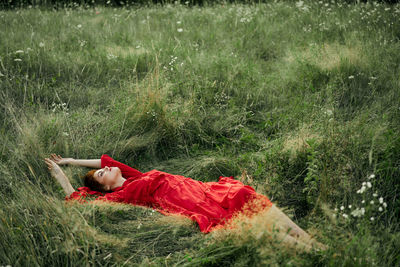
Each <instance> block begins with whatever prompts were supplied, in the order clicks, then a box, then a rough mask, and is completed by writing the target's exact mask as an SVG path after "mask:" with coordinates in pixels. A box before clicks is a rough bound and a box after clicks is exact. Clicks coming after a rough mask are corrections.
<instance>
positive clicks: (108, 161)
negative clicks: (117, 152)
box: [101, 154, 143, 179]
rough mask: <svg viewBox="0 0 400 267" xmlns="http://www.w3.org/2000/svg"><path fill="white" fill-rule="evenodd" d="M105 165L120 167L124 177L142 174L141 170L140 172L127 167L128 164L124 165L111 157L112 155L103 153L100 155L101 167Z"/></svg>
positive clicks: (137, 176) (136, 176)
mask: <svg viewBox="0 0 400 267" xmlns="http://www.w3.org/2000/svg"><path fill="white" fill-rule="evenodd" d="M105 166H108V167H118V168H120V170H121V173H122V176H123V177H124V178H125V179H127V178H130V177H135V178H139V177H141V176H142V175H143V173H142V172H140V171H138V170H136V169H134V168H132V167H129V166H128V165H126V164H124V163H122V162H119V161H117V160H115V159H113V158H112V157H110V156H109V155H107V154H103V155H102V156H101V168H104V167H105Z"/></svg>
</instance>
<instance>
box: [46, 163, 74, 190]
mask: <svg viewBox="0 0 400 267" xmlns="http://www.w3.org/2000/svg"><path fill="white" fill-rule="evenodd" d="M44 161H45V163H46V164H47V166H48V169H49V170H50V173H51V176H53V177H54V178H56V180H57V181H58V182H59V183H60V184H61V187H62V188H63V189H64V192H65V194H66V196H68V197H69V196H70V195H71V194H72V193H73V192H74V191H75V189H74V188H73V187H72V185H71V183H70V182H69V179H68V177H67V176H66V175H65V173H64V172H63V171H62V170H61V168H60V166H58V165H57V163H55V162H54V161H52V160H51V159H49V158H45V159H44Z"/></svg>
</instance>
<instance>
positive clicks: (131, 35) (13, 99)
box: [0, 1, 400, 266]
mask: <svg viewBox="0 0 400 267" xmlns="http://www.w3.org/2000/svg"><path fill="white" fill-rule="evenodd" d="M328 3H329V4H328ZM326 4H328V5H326ZM307 7H308V10H307ZM96 11H98V14H96ZM399 13H400V6H399V5H398V4H397V5H390V6H389V5H384V4H377V3H375V2H368V3H361V4H358V5H357V4H346V3H343V2H340V1H335V2H334V3H333V4H332V3H331V2H327V1H321V3H319V2H317V1H304V3H303V5H302V6H301V5H299V4H298V5H296V2H289V1H285V2H281V1H279V2H277V3H273V2H271V3H268V4H254V5H240V4H224V5H205V6H203V7H196V6H193V7H190V8H189V7H187V6H185V5H166V6H164V7H160V6H156V5H154V6H148V7H145V6H143V7H140V8H139V7H138V8H130V7H123V8H118V9H117V8H109V7H101V6H98V7H96V8H94V9H85V8H81V7H77V8H65V9H59V10H57V11H51V10H49V9H45V8H27V9H16V10H9V11H0V25H2V27H1V28H0V40H1V45H0V92H1V95H0V99H1V100H0V104H1V105H0V106H1V112H0V119H1V127H0V130H1V131H0V139H1V140H2V145H1V146H0V147H1V150H0V151H1V153H0V157H1V158H0V159H1V161H0V183H1V186H0V195H1V196H2V198H1V200H0V207H1V209H0V212H1V214H0V217H1V223H0V265H7V264H10V265H12V266H19V265H28V264H29V265H38V266H58V265H59V266H68V265H79V266H82V265H88V264H90V265H91V264H93V265H103V266H110V265H111V266H115V265H116V266H130V265H143V266H149V265H152V266H174V265H179V266H181V265H183V266H199V265H204V266H224V265H234V266H262V265H266V264H269V265H273V266H277V265H302V266H304V265H305V266H314V265H328V266H354V265H356V266H365V265H368V266H370V265H378V266H395V265H399V264H400V255H399V251H400V244H399V241H398V240H399V238H400V232H399V228H398V225H399V219H398V217H399V216H398V214H399V212H400V202H399V198H398V196H399V194H400V183H399V179H400V161H399V155H400V101H399V100H400V90H399V89H400V75H399V74H400V69H399V66H400V53H399V51H400V43H399V38H400V22H399V20H398V19H397V18H398V16H399ZM178 21H180V22H181V23H180V24H178ZM179 28H181V29H183V30H182V31H178V29H179ZM19 50H22V52H21V51H19ZM64 103H65V104H64ZM50 153H57V154H60V155H62V156H64V157H73V158H78V159H86V158H100V156H101V155H102V154H109V155H111V156H112V157H113V158H115V159H117V160H119V161H121V162H124V163H126V164H128V165H131V166H133V167H135V168H137V169H139V170H140V171H142V172H147V171H149V170H151V169H154V168H155V169H158V170H162V171H166V172H170V173H173V174H181V175H185V176H186V177H191V178H193V179H198V180H201V181H217V180H218V177H219V176H220V175H222V176H231V175H232V176H234V177H235V178H236V179H240V180H242V181H243V182H245V183H246V184H248V185H251V186H253V187H254V188H255V189H256V190H257V192H259V193H262V194H265V195H267V196H268V197H269V198H270V199H271V200H272V201H273V202H274V203H275V204H277V206H278V207H281V208H282V209H283V210H284V211H285V212H286V213H287V214H288V215H289V216H290V217H291V218H292V219H293V220H294V221H295V222H296V223H298V224H299V225H300V226H301V227H302V228H304V229H305V230H307V231H308V232H309V233H311V234H312V235H314V236H315V237H316V239H318V240H319V241H321V242H322V243H325V244H327V245H328V246H329V247H330V249H329V250H327V251H325V252H312V253H299V252H294V251H292V250H290V249H287V248H284V247H282V246H281V245H279V243H277V242H271V241H270V240H269V239H268V238H265V237H264V235H263V229H253V230H252V233H256V234H255V235H254V234H252V233H247V232H245V231H243V232H240V233H239V235H234V234H233V233H232V234H227V235H225V236H224V237H222V238H218V236H217V235H214V234H212V233H210V234H207V235H204V234H202V233H201V232H200V231H199V230H198V227H197V225H196V224H195V223H194V222H192V221H190V220H189V219H188V218H175V217H170V218H169V217H167V216H164V215H161V214H159V213H157V212H154V213H153V212H152V210H151V209H148V208H144V207H135V206H131V205H123V204H116V205H111V204H110V205H106V204H104V205H72V206H68V205H63V201H64V196H65V195H64V192H63V191H62V188H61V186H59V185H58V184H57V182H56V181H55V180H54V179H53V178H52V177H51V176H50V174H49V173H48V170H47V168H46V166H45V164H44V162H43V160H42V159H43V158H44V157H47V156H49V154H50ZM63 169H64V170H65V172H66V174H67V175H68V176H69V177H70V180H71V183H72V185H73V186H74V188H77V187H79V186H82V185H83V183H82V181H80V180H79V175H82V174H83V173H84V172H86V171H87V169H86V168H79V167H64V168H63ZM371 174H375V177H374V178H371V179H368V177H369V176H370V175H371ZM363 182H370V183H371V188H370V187H368V185H369V184H364V185H365V188H366V189H365V192H363V193H360V194H358V193H356V191H357V190H359V189H360V188H361V187H362V184H363ZM375 192H376V193H377V195H376V196H374V195H373V193H375ZM380 197H382V198H383V201H384V202H385V203H386V204H385V205H387V207H385V208H383V211H382V212H380V211H378V206H381V207H382V206H383V203H380V202H379V198H380ZM372 199H373V200H374V204H371V203H370V201H371V200H372ZM362 201H364V203H363V202H362ZM349 205H351V208H349V207H348V206H349ZM341 206H343V207H344V209H345V210H343V211H342V210H340V207H341ZM356 207H364V208H365V214H364V216H361V217H354V216H351V210H354V209H355V208H356ZM335 208H337V209H338V211H337V212H336V211H335ZM343 213H346V214H347V215H348V218H347V219H346V218H345V217H344V216H343V215H342V214H343ZM335 215H336V216H335ZM371 217H374V220H373V221H372V220H371Z"/></svg>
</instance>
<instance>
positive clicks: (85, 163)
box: [51, 154, 101, 168]
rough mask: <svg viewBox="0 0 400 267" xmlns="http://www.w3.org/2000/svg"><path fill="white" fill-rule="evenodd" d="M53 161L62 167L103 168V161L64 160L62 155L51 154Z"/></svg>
mask: <svg viewBox="0 0 400 267" xmlns="http://www.w3.org/2000/svg"><path fill="white" fill-rule="evenodd" d="M51 159H52V160H53V161H54V162H55V163H57V164H60V165H66V164H69V165H75V166H83V167H89V168H101V159H73V158H63V157H61V156H60V155H56V154H51Z"/></svg>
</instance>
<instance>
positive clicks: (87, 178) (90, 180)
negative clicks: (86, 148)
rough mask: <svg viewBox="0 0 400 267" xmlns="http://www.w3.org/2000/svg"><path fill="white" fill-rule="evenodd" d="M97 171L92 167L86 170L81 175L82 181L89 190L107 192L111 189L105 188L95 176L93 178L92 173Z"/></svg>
mask: <svg viewBox="0 0 400 267" xmlns="http://www.w3.org/2000/svg"><path fill="white" fill-rule="evenodd" d="M96 171H97V169H93V170H90V171H88V172H87V173H86V174H85V175H84V176H82V179H83V182H84V184H85V186H87V187H89V188H90V189H91V190H94V191H98V192H101V193H109V192H111V190H108V191H107V190H105V189H104V185H102V184H101V183H99V182H98V181H97V180H96V179H95V178H94V173H95V172H96Z"/></svg>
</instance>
